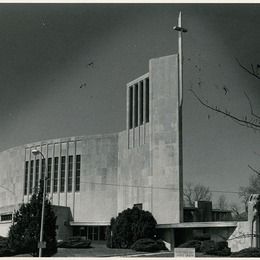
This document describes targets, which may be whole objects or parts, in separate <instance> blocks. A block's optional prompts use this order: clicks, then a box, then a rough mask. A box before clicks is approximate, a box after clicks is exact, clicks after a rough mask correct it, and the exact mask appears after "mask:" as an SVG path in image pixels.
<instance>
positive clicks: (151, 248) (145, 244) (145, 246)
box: [131, 238, 167, 252]
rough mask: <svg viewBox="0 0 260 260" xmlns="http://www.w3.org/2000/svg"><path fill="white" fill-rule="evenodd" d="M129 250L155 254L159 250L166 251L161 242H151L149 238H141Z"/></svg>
mask: <svg viewBox="0 0 260 260" xmlns="http://www.w3.org/2000/svg"><path fill="white" fill-rule="evenodd" d="M131 249H133V250H135V251H142V252H156V251H160V250H167V249H166V247H165V245H164V243H163V241H162V240H157V241H156V240H153V239H151V238H142V239H139V240H137V241H136V242H135V243H134V244H133V245H132V246H131Z"/></svg>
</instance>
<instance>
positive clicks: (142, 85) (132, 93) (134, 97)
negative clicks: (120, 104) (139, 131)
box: [128, 78, 149, 129]
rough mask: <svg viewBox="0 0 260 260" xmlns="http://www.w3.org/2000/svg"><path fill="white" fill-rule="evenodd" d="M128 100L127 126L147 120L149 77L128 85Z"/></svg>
mask: <svg viewBox="0 0 260 260" xmlns="http://www.w3.org/2000/svg"><path fill="white" fill-rule="evenodd" d="M138 97H139V98H138ZM128 100H129V104H128V113H129V114H128V115H129V121H128V126H129V128H130V129H131V128H133V127H137V126H138V125H142V124H144V123H147V122H149V78H146V79H144V80H142V81H140V82H139V83H136V84H134V85H133V86H130V87H129V96H128ZM138 100H139V102H138Z"/></svg>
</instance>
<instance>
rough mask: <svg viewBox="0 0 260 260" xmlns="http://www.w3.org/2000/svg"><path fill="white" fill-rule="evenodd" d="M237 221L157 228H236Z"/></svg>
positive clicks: (161, 226)
mask: <svg viewBox="0 0 260 260" xmlns="http://www.w3.org/2000/svg"><path fill="white" fill-rule="evenodd" d="M236 226H237V222H236V221H211V222H183V223H172V224H157V226H156V227H157V228H204V227H211V228H215V227H216V228H217V227H236Z"/></svg>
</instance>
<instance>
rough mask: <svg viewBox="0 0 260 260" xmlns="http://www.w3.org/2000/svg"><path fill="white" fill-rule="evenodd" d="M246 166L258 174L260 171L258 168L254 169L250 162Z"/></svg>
mask: <svg viewBox="0 0 260 260" xmlns="http://www.w3.org/2000/svg"><path fill="white" fill-rule="evenodd" d="M248 168H249V169H251V170H252V171H253V172H254V173H256V174H258V175H259V176H260V172H259V171H258V170H256V169H255V168H253V167H252V166H251V165H250V164H248Z"/></svg>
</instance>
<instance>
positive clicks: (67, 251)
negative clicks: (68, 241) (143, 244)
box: [52, 242, 145, 257]
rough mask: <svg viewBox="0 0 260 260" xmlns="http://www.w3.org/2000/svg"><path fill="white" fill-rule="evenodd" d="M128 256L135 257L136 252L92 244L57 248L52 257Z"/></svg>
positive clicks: (99, 243) (103, 244)
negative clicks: (81, 246)
mask: <svg viewBox="0 0 260 260" xmlns="http://www.w3.org/2000/svg"><path fill="white" fill-rule="evenodd" d="M138 254H141V253H138ZM144 254H145V253H144ZM130 255H137V252H136V251H134V250H131V249H118V248H107V247H106V244H105V243H104V242H92V243H91V248H58V252H57V253H56V254H55V255H53V256H52V257H113V256H121V257H122V256H130Z"/></svg>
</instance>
